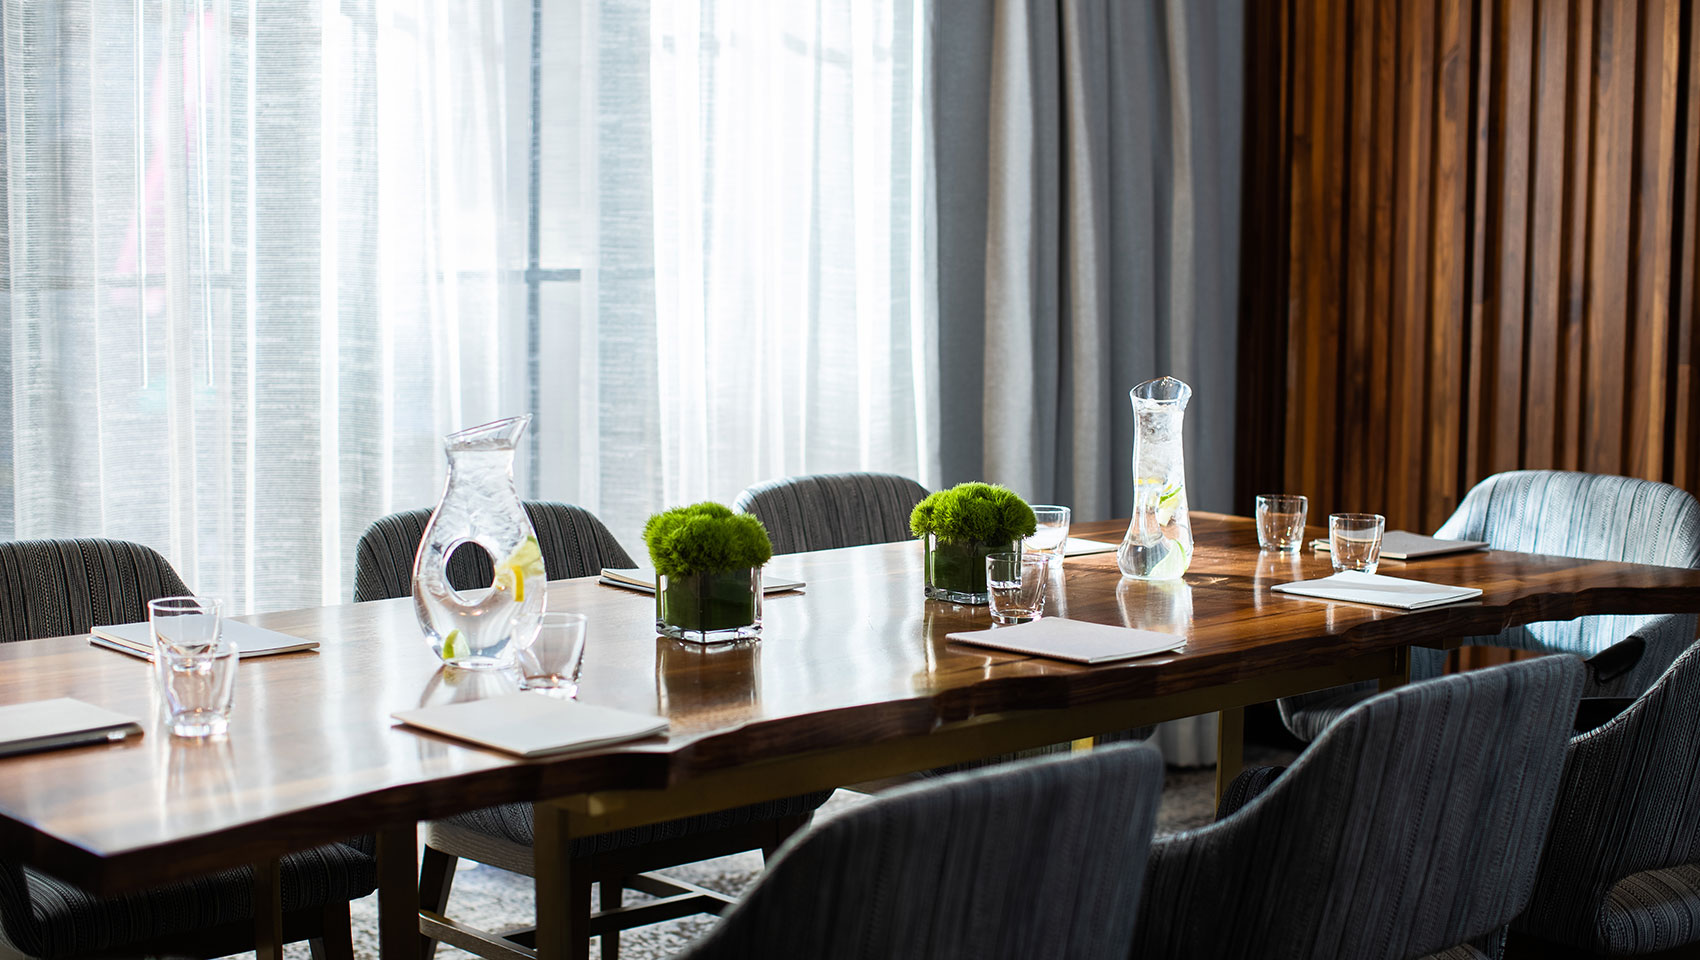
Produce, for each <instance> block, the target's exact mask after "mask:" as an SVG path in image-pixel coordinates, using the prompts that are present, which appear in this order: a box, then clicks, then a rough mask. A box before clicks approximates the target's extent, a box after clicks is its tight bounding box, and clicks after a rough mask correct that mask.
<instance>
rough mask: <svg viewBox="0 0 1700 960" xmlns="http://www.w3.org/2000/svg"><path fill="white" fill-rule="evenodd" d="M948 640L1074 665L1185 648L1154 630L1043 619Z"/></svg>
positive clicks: (1179, 639) (1177, 639) (1181, 641)
mask: <svg viewBox="0 0 1700 960" xmlns="http://www.w3.org/2000/svg"><path fill="white" fill-rule="evenodd" d="M948 637H949V639H951V640H955V641H957V642H958V643H971V644H974V645H975V646H979V647H992V648H994V649H998V650H1008V651H1010V652H1012V653H1026V654H1031V655H1033V656H1035V657H1052V658H1054V659H1057V660H1073V661H1074V662H1075V663H1111V662H1114V661H1116V660H1131V659H1133V658H1134V657H1147V656H1150V655H1151V654H1153V653H1167V652H1169V651H1170V650H1178V649H1180V648H1181V647H1183V646H1185V645H1186V638H1185V637H1177V636H1175V635H1174V634H1172V633H1158V632H1157V631H1155V630H1134V629H1131V628H1129V627H1112V626H1110V625H1109V624H1107V623H1087V622H1086V621H1084V620H1065V619H1063V618H1061V617H1044V618H1042V619H1039V620H1029V621H1028V622H1026V623H1018V624H1016V625H1015V626H1012V627H997V628H995V629H992V630H972V631H968V632H966V633H952V634H949V635H948Z"/></svg>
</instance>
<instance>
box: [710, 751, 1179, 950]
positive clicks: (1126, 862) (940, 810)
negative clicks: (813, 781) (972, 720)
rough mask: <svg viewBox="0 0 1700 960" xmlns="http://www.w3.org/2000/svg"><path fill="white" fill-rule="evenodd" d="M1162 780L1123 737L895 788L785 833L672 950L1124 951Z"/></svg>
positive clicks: (1146, 755)
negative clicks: (723, 907) (756, 871)
mask: <svg viewBox="0 0 1700 960" xmlns="http://www.w3.org/2000/svg"><path fill="white" fill-rule="evenodd" d="M1162 786H1163V761H1162V756H1161V755H1160V754H1159V753H1158V752H1157V751H1156V749H1155V748H1153V747H1150V746H1148V745H1145V744H1134V745H1130V746H1121V747H1108V748H1105V749H1102V750H1095V751H1093V752H1091V753H1081V754H1074V755H1071V756H1068V757H1057V758H1044V759H1039V760H1029V761H1023V762H1021V763H1015V764H1007V765H1004V766H1001V767H996V768H993V769H990V770H984V771H978V772H974V773H961V774H954V775H952V776H949V777H941V778H939V779H937V780H931V781H928V782H927V783H926V784H924V785H921V786H911V787H904V788H900V789H897V790H893V791H891V792H890V793H887V794H884V795H882V796H880V797H878V798H877V799H874V800H870V801H868V802H867V803H865V804H862V805H860V806H857V807H854V808H852V809H850V810H849V811H847V812H845V813H843V814H840V815H839V816H837V817H834V818H833V819H831V820H829V821H827V822H826V823H823V824H821V825H820V826H819V827H817V828H815V829H813V830H810V831H809V832H808V833H806V834H804V835H802V836H800V837H798V838H797V839H794V840H792V841H791V842H790V843H788V844H787V845H786V847H785V849H784V850H783V851H782V852H780V854H779V855H778V857H776V858H775V859H774V861H773V864H772V865H771V866H770V867H769V868H768V871H767V874H766V876H764V877H762V879H761V880H760V881H759V882H757V884H756V885H755V887H754V888H753V889H752V890H751V891H750V892H749V893H748V894H747V895H746V896H745V897H744V900H743V901H742V902H741V903H740V904H739V905H738V906H737V907H736V908H734V909H733V910H732V911H731V913H729V914H727V916H726V918H725V919H724V920H722V921H721V922H720V923H719V924H717V925H716V926H715V927H714V928H713V929H712V930H710V931H709V932H708V933H707V934H706V935H705V936H704V937H703V938H702V939H701V940H699V941H698V942H697V943H696V944H695V945H694V946H693V947H692V948H691V950H690V951H688V952H687V953H686V954H685V955H684V956H686V957H688V958H689V960H746V958H750V957H808V958H810V960H852V958H855V960H860V958H864V957H880V958H891V960H907V958H916V960H920V958H927V960H1017V958H1020V960H1027V958H1030V957H1068V958H1070V960H1126V958H1127V956H1128V943H1129V941H1130V940H1131V939H1132V935H1133V930H1132V925H1133V922H1134V915H1135V911H1134V906H1135V905H1136V904H1138V903H1139V888H1140V885H1141V882H1142V880H1143V876H1144V873H1145V857H1146V850H1147V848H1148V846H1149V844H1150V842H1151V832H1152V828H1153V827H1154V825H1155V822H1156V814H1157V799H1158V795H1159V794H1160V793H1161V791H1162Z"/></svg>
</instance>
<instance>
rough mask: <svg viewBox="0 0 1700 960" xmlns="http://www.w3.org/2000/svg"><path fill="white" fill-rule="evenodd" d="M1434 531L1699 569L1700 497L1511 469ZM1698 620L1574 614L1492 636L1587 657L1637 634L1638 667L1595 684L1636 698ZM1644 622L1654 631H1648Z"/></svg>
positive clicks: (1508, 546) (1615, 480) (1500, 546)
mask: <svg viewBox="0 0 1700 960" xmlns="http://www.w3.org/2000/svg"><path fill="white" fill-rule="evenodd" d="M1436 535H1437V536H1441V537H1451V538H1455V539H1463V540H1486V541H1487V542H1488V544H1489V545H1490V546H1492V547H1493V548H1494V549H1495V550H1517V551H1521V552H1524V553H1545V554H1554V555H1557V556H1564V557H1581V558H1584V559H1588V560H1617V561H1623V562H1627V563H1653V564H1659V565H1662V566H1667V567H1695V566H1700V503H1697V502H1696V501H1695V499H1694V497H1693V496H1691V495H1690V494H1689V493H1688V492H1687V491H1685V490H1683V489H1681V488H1680V487H1673V486H1671V485H1670V484H1668V483H1656V482H1654V481H1651V480H1636V479H1633V478H1631V477H1613V476H1602V475H1600V474H1592V473H1573V472H1568V471H1562V470H1516V471H1512V472H1510V473H1500V474H1495V475H1494V476H1491V477H1488V478H1487V479H1486V480H1483V481H1482V482H1481V483H1478V484H1476V485H1475V487H1473V488H1472V489H1471V490H1470V492H1469V493H1468V494H1465V496H1464V502H1463V503H1460V504H1459V505H1458V509H1457V510H1456V511H1454V512H1453V514H1452V516H1451V517H1450V518H1449V519H1448V520H1447V521H1446V523H1445V524H1443V525H1442V526H1441V528H1440V530H1439V531H1437V533H1436ZM1696 623H1697V620H1696V618H1695V617H1694V616H1692V615H1683V616H1674V617H1658V616H1593V617H1579V618H1577V619H1575V620H1569V621H1563V622H1552V623H1534V624H1529V625H1528V626H1524V627H1513V628H1511V629H1509V630H1507V631H1505V632H1504V633H1503V634H1501V635H1500V636H1499V638H1496V639H1495V640H1494V641H1493V643H1494V645H1496V646H1506V647H1515V648H1523V649H1537V650H1549V651H1551V650H1561V651H1565V652H1567V653H1575V654H1578V655H1580V656H1584V657H1587V656H1593V655H1594V654H1596V653H1599V652H1600V651H1602V650H1604V649H1605V648H1607V647H1609V646H1611V645H1612V644H1615V643H1617V642H1618V641H1620V640H1623V639H1624V638H1626V637H1629V636H1631V635H1636V634H1640V635H1641V636H1642V637H1643V639H1645V640H1646V641H1647V653H1646V655H1645V656H1644V657H1643V659H1642V662H1641V664H1640V665H1639V666H1638V667H1636V668H1635V669H1634V670H1633V671H1631V672H1630V673H1629V674H1628V675H1626V676H1625V677H1624V678H1623V679H1622V680H1621V681H1620V682H1618V683H1616V684H1613V685H1612V688H1611V690H1610V691H1601V692H1612V693H1617V692H1622V693H1624V694H1626V695H1630V696H1633V695H1635V694H1638V693H1640V692H1641V691H1642V690H1645V689H1646V688H1647V685H1648V684H1649V683H1651V682H1652V681H1653V680H1654V679H1655V678H1657V677H1658V676H1659V674H1661V673H1663V672H1664V669H1665V668H1666V667H1668V666H1669V665H1670V663H1671V661H1672V660H1674V659H1676V657H1677V655H1678V654H1680V653H1681V652H1682V651H1683V650H1684V649H1686V648H1687V647H1688V644H1689V642H1690V641H1692V640H1693V639H1694V634H1695V628H1696ZM1649 627H1651V628H1652V629H1653V630H1655V631H1657V633H1658V636H1648V635H1647V633H1646V630H1647V629H1648V628H1649Z"/></svg>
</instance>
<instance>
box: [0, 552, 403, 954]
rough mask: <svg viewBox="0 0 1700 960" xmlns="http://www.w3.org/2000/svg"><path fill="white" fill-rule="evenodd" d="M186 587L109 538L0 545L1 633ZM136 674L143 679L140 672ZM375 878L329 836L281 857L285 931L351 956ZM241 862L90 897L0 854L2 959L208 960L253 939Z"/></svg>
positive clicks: (54, 626) (160, 563)
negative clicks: (355, 917) (138, 959)
mask: <svg viewBox="0 0 1700 960" xmlns="http://www.w3.org/2000/svg"><path fill="white" fill-rule="evenodd" d="M188 593H189V588H188V587H186V586H184V584H183V581H182V579H181V578H180V577H178V576H177V572H176V571H175V570H173V569H171V564H169V563H167V562H166V560H165V558H164V557H161V556H160V555H159V554H158V553H156V552H154V551H153V550H151V549H149V548H147V547H144V546H141V545H139V544H134V543H125V542H123V541H119V540H33V541H23V542H14V543H0V641H5V642H9V641H15V640H30V639H35V638H38V637H57V636H65V635H68V634H77V633H87V632H88V630H89V628H90V627H94V626H106V625H110V624H116V623H136V622H138V621H142V620H146V619H147V615H148V611H147V604H148V601H149V600H155V599H158V598H160V597H171V596H184V595H186V594H188ZM137 676H138V681H137V682H145V681H146V680H147V674H146V672H145V671H143V672H139V673H138V675H137ZM376 886H377V863H376V861H375V859H374V858H373V856H372V849H371V847H370V845H369V841H361V840H352V841H349V842H348V843H332V844H327V845H325V846H323V847H317V848H315V849H312V850H307V851H304V852H301V853H295V854H291V855H289V856H287V857H284V858H283V909H284V935H285V937H286V938H287V939H289V940H304V939H311V940H314V941H315V943H314V952H315V954H316V955H319V956H328V957H332V958H335V957H352V956H353V952H354V951H353V945H352V943H351V937H350V931H349V917H348V901H350V900H354V899H358V898H360V897H364V896H366V895H367V894H369V893H371V892H372V891H373V890H374V889H375V888H376ZM253 894H254V877H253V871H252V870H250V869H248V868H242V869H238V870H228V871H225V872H222V873H217V874H210V875H207V876H204V877H198V878H196V879H194V880H186V881H183V882H181V883H174V884H170V885H167V886H163V887H156V888H153V889H151V890H145V891H141V892H139V893H132V894H126V895H124V896H118V897H99V896H95V895H93V894H91V893H88V892H87V891H84V890H82V889H80V888H78V887H75V886H72V885H71V884H68V883H64V882H62V881H60V880H58V879H56V878H54V877H52V876H49V875H47V874H45V873H42V872H40V871H37V870H35V869H34V868H31V867H25V866H22V865H20V864H18V863H15V862H12V861H5V860H0V932H4V934H5V936H4V943H0V956H6V955H8V954H9V953H10V952H15V953H18V954H22V955H24V956H28V957H42V958H72V957H89V956H141V955H144V954H155V953H160V954H173V955H184V954H188V955H195V956H207V957H216V956H223V955H225V954H230V953H237V952H239V951H242V950H251V949H253V945H254V910H253Z"/></svg>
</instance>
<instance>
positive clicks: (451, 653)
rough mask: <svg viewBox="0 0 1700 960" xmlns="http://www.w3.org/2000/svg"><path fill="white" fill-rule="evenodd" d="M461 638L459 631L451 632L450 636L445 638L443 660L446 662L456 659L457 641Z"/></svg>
mask: <svg viewBox="0 0 1700 960" xmlns="http://www.w3.org/2000/svg"><path fill="white" fill-rule="evenodd" d="M459 637H460V631H459V630H450V631H449V635H448V636H446V637H444V638H443V659H444V660H453V659H454V658H455V640H456V639H458V638H459Z"/></svg>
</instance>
